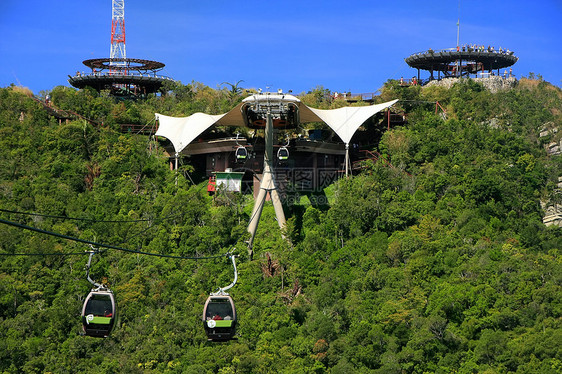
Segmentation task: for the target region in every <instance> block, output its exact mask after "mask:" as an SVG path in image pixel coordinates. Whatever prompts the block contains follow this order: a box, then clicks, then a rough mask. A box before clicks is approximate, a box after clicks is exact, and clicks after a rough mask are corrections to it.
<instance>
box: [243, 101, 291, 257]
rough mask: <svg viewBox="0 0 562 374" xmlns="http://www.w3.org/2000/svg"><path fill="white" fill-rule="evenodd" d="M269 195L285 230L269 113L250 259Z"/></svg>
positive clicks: (269, 114) (250, 245)
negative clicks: (276, 180) (274, 163)
mask: <svg viewBox="0 0 562 374" xmlns="http://www.w3.org/2000/svg"><path fill="white" fill-rule="evenodd" d="M268 193H269V195H270V196H271V201H272V202H273V208H274V209H275V216H276V217H277V223H278V224H279V227H280V228H281V229H283V228H284V227H285V224H286V223H287V222H286V220H285V213H284V212H283V205H282V204H281V199H280V198H279V192H278V191H277V185H276V183H275V175H274V174H273V118H272V116H271V113H270V112H269V111H268V113H267V117H266V124H265V155H264V161H263V177H262V180H261V183H260V192H259V193H258V196H257V198H256V202H255V204H254V209H253V210H252V216H251V217H250V222H249V223H248V232H249V233H250V240H249V241H248V254H249V255H250V258H251V257H252V255H253V250H252V246H253V244H254V238H255V236H256V231H257V230H258V223H259V221H260V217H261V213H262V211H263V206H264V205H265V200H266V198H267V194H268ZM283 237H284V236H283Z"/></svg>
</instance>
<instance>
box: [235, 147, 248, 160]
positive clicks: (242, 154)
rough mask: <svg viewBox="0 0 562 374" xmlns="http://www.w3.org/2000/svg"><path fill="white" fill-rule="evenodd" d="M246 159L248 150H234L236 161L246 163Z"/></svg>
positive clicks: (243, 148) (240, 148) (239, 148)
mask: <svg viewBox="0 0 562 374" xmlns="http://www.w3.org/2000/svg"><path fill="white" fill-rule="evenodd" d="M246 157H248V150H246V147H242V146H240V147H238V148H236V161H246Z"/></svg>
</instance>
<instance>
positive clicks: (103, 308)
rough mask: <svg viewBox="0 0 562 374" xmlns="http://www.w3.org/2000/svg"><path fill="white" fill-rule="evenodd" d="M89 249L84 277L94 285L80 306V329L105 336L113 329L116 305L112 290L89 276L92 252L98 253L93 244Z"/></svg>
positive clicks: (97, 335) (88, 333)
mask: <svg viewBox="0 0 562 374" xmlns="http://www.w3.org/2000/svg"><path fill="white" fill-rule="evenodd" d="M91 247H92V250H91V251H90V257H89V258H88V263H87V264H86V278H87V279H88V282H90V283H91V284H92V285H94V287H96V288H93V289H92V290H91V291H90V293H89V294H88V296H86V300H84V306H83V307H82V329H83V330H84V334H85V335H87V336H94V337H96V338H106V337H108V336H109V333H110V332H111V330H112V329H113V325H114V324H115V318H116V315H117V307H116V305H115V297H113V292H111V290H110V289H109V288H108V287H106V286H105V285H103V284H99V283H97V282H96V281H94V280H93V279H92V278H90V266H91V264H92V258H93V257H94V254H96V253H99V251H98V250H97V249H94V247H93V246H91Z"/></svg>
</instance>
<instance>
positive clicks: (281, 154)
mask: <svg viewBox="0 0 562 374" xmlns="http://www.w3.org/2000/svg"><path fill="white" fill-rule="evenodd" d="M277 158H278V159H279V161H285V160H287V159H288V158H289V150H288V149H287V147H281V148H279V150H278V151H277Z"/></svg>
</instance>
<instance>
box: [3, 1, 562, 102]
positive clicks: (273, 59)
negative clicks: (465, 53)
mask: <svg viewBox="0 0 562 374" xmlns="http://www.w3.org/2000/svg"><path fill="white" fill-rule="evenodd" d="M426 3H429V5H428V4H426ZM458 14H459V7H458V2H457V1H433V2H431V1H430V2H423V1H401V0H397V1H387V2H383V1H373V0H371V1H355V0H347V1H343V0H340V1H332V0H323V1H319V0H313V1H306V0H300V1H294V0H286V1H283V2H275V1H267V0H261V1H255V0H245V1H222V0H215V1H189V0H185V1H172V0H160V1H154V0H150V1H148V0H125V29H126V37H127V43H126V45H127V57H129V58H141V59H148V60H156V61H160V62H163V63H165V64H166V67H165V69H164V70H163V71H162V74H163V75H167V76H170V77H172V78H174V79H176V80H179V81H181V82H182V83H184V84H186V83H189V82H191V81H197V82H201V83H203V84H205V85H208V86H210V87H213V88H216V87H218V86H220V84H221V83H222V82H230V83H235V82H237V81H239V80H244V82H242V83H241V84H240V86H242V87H245V88H262V89H264V90H265V89H266V88H267V87H270V89H271V90H273V91H275V90H277V89H278V88H281V89H283V90H285V91H288V90H293V92H296V93H300V92H303V91H308V90H311V89H313V88H315V87H316V86H323V87H324V88H327V89H330V90H331V91H337V92H343V91H351V92H354V93H368V92H375V91H377V90H378V89H379V88H380V87H381V86H382V84H383V83H384V82H385V81H386V80H387V79H389V78H394V79H399V78H400V77H401V76H404V77H405V78H409V77H412V76H413V75H415V74H416V71H415V70H414V69H411V68H409V67H408V66H407V65H406V63H405V62H404V58H406V57H408V56H409V55H410V54H412V53H415V52H418V51H422V50H426V49H428V48H433V49H441V48H452V47H455V46H456V39H457V27H456V23H457V16H458ZM460 25H461V28H460V42H461V44H464V43H477V44H484V45H493V46H495V47H496V48H498V47H500V46H501V47H504V48H509V49H511V50H513V51H514V52H515V54H516V55H517V56H518V57H519V61H518V62H517V63H516V64H515V65H514V66H513V71H514V73H515V74H516V75H517V76H518V77H519V76H522V75H528V74H529V73H530V72H533V73H535V74H541V75H542V76H543V77H544V79H545V80H547V81H549V82H551V83H553V84H555V85H557V86H561V85H562V69H560V68H559V65H560V64H561V63H562V42H561V37H562V1H561V0H551V1H546V0H545V1H541V0H538V1H534V2H529V1H521V0H514V1H509V2H506V1H496V0H490V1H485V2H484V1H471V2H468V1H461V2H460ZM110 34H111V0H51V1H35V0H31V1H29V0H28V1H23V0H0V87H6V86H8V85H10V84H11V83H14V84H17V85H22V86H25V87H29V88H30V89H31V90H32V91H33V92H34V93H36V94H38V93H39V92H40V91H41V90H51V89H52V88H54V87H55V86H58V85H65V86H69V84H68V81H67V79H68V75H69V74H70V75H74V74H75V72H76V71H77V70H80V71H88V70H89V69H88V68H86V67H85V66H84V65H82V61H83V60H86V59H90V58H102V57H109V51H110Z"/></svg>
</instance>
